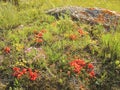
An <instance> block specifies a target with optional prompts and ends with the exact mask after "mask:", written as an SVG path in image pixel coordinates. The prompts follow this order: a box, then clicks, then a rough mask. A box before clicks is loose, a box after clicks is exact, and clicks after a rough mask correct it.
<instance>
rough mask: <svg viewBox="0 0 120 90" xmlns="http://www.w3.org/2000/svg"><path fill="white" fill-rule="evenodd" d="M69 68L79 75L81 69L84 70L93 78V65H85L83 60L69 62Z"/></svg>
mask: <svg viewBox="0 0 120 90" xmlns="http://www.w3.org/2000/svg"><path fill="white" fill-rule="evenodd" d="M70 66H71V67H72V68H73V71H74V72H75V73H78V74H80V72H81V70H82V69H85V70H86V71H87V72H88V74H89V76H90V77H91V78H93V77H95V72H94V65H93V64H91V63H86V62H85V61H84V60H80V59H75V60H73V61H71V62H70Z"/></svg>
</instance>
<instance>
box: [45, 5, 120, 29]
mask: <svg viewBox="0 0 120 90" xmlns="http://www.w3.org/2000/svg"><path fill="white" fill-rule="evenodd" d="M46 13H47V14H50V15H53V16H55V17H56V18H57V19H59V17H60V16H62V17H64V16H65V15H68V16H70V17H71V18H72V20H75V21H76V20H78V21H87V22H89V23H90V24H102V25H104V26H105V27H113V28H114V29H116V27H117V26H118V24H119V21H120V14H119V13H116V12H115V11H111V10H107V9H102V8H83V7H76V6H69V7H59V8H54V9H50V10H48V11H46Z"/></svg>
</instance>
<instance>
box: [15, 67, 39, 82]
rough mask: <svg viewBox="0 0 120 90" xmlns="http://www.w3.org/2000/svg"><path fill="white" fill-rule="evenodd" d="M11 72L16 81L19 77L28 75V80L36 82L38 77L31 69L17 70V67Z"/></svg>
mask: <svg viewBox="0 0 120 90" xmlns="http://www.w3.org/2000/svg"><path fill="white" fill-rule="evenodd" d="M13 71H14V73H13V76H15V77H17V78H18V79H19V78H20V77H21V76H23V75H25V74H28V75H29V79H30V80H32V81H34V80H36V78H37V77H38V74H37V72H33V71H32V69H31V68H29V69H26V68H23V69H21V68H18V67H14V68H13Z"/></svg>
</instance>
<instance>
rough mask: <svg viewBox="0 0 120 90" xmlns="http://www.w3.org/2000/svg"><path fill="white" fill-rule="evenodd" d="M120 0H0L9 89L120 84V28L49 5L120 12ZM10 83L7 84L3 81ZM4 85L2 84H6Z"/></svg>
mask: <svg viewBox="0 0 120 90" xmlns="http://www.w3.org/2000/svg"><path fill="white" fill-rule="evenodd" d="M119 3H120V1H119V0H109V1H107V0H100V1H99V0H89V1H85V0H66V1H64V0H20V2H19V6H14V5H12V4H11V3H4V2H0V73H1V74H0V78H1V82H4V83H5V85H6V86H5V87H3V90H4V89H5V90H19V89H21V90H24V89H25V90H28V89H29V90H33V89H34V90H77V88H79V89H80V90H86V89H88V90H119V89H120V87H119V81H120V79H119V76H120V53H119V52H120V43H119V35H120V31H119V30H120V28H119V27H118V28H117V30H116V31H114V30H112V29H111V30H110V32H106V31H105V28H104V27H103V26H101V25H94V26H91V25H89V24H85V23H83V22H79V23H78V22H74V21H72V20H71V19H70V18H69V17H66V18H64V19H62V18H61V19H60V20H56V19H55V18H54V17H52V16H49V15H46V14H45V13H44V11H45V10H48V9H50V8H55V7H62V6H72V5H73V6H82V7H100V8H106V9H110V10H115V11H117V12H120V6H119ZM3 86H4V85H3ZM1 87H2V86H1Z"/></svg>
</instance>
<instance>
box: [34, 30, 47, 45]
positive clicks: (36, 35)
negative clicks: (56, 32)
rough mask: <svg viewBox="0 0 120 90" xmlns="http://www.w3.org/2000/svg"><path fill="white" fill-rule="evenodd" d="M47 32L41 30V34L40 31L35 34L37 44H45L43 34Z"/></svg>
mask: <svg viewBox="0 0 120 90" xmlns="http://www.w3.org/2000/svg"><path fill="white" fill-rule="evenodd" d="M45 32H46V30H41V31H40V32H38V31H36V30H35V31H34V34H35V41H36V42H37V43H41V42H43V33H45Z"/></svg>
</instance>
